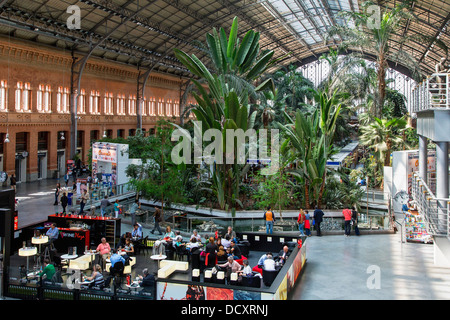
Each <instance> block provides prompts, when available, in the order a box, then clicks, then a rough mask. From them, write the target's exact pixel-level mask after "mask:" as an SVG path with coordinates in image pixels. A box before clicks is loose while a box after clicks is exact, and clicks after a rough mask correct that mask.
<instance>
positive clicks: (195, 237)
mask: <svg viewBox="0 0 450 320" xmlns="http://www.w3.org/2000/svg"><path fill="white" fill-rule="evenodd" d="M192 239H195V240H196V242H202V237H200V235H199V234H198V232H197V229H194V231H193V232H192V235H191V238H190V239H189V241H190V242H192Z"/></svg>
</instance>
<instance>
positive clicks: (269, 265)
mask: <svg viewBox="0 0 450 320" xmlns="http://www.w3.org/2000/svg"><path fill="white" fill-rule="evenodd" d="M263 267H264V270H266V271H275V261H274V260H273V257H272V255H271V254H268V255H267V258H266V260H264V265H263Z"/></svg>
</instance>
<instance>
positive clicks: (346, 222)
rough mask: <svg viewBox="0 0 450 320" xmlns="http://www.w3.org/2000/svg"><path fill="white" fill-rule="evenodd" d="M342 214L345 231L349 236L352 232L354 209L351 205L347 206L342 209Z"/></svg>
mask: <svg viewBox="0 0 450 320" xmlns="http://www.w3.org/2000/svg"><path fill="white" fill-rule="evenodd" d="M342 214H343V215H344V233H345V236H346V237H349V236H350V232H351V225H350V223H351V222H352V211H351V210H350V208H349V207H346V208H345V209H344V210H342Z"/></svg>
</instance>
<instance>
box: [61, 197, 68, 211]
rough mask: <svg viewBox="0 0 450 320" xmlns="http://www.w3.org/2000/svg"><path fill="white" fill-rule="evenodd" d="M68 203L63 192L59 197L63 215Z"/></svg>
mask: <svg viewBox="0 0 450 320" xmlns="http://www.w3.org/2000/svg"><path fill="white" fill-rule="evenodd" d="M68 203H69V198H68V197H67V195H66V193H65V192H64V193H63V195H62V197H61V206H62V208H63V213H66V207H67V204H68Z"/></svg>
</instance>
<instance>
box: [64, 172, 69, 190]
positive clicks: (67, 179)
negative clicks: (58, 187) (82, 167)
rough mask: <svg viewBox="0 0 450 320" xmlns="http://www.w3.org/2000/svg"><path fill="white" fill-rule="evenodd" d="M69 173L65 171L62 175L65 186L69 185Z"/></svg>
mask: <svg viewBox="0 0 450 320" xmlns="http://www.w3.org/2000/svg"><path fill="white" fill-rule="evenodd" d="M69 178H70V176H69V173H68V172H67V171H66V174H65V175H64V182H65V183H66V188H67V186H68V185H69Z"/></svg>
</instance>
